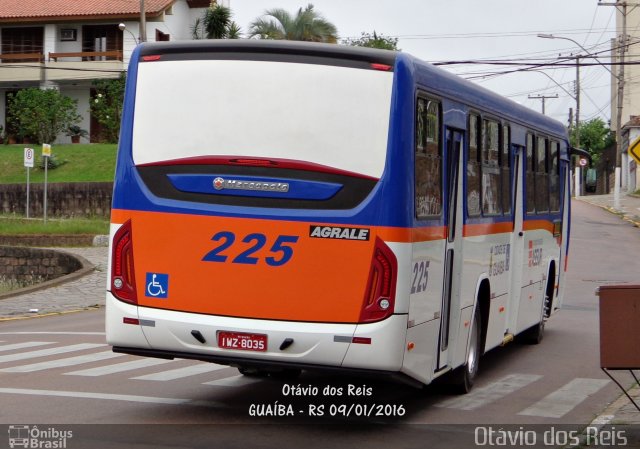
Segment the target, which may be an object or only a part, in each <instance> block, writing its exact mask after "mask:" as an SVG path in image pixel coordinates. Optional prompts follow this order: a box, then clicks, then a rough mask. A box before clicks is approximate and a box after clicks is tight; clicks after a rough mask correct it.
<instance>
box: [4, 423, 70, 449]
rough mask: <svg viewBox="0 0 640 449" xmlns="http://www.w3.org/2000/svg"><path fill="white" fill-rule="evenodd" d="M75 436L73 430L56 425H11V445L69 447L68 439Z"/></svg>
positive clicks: (11, 446)
mask: <svg viewBox="0 0 640 449" xmlns="http://www.w3.org/2000/svg"><path fill="white" fill-rule="evenodd" d="M71 438H73V431H71V430H58V429H56V428H55V427H47V428H46V429H39V428H38V426H28V425H26V426H25V425H20V426H16V425H14V426H9V447H10V448H12V449H13V448H16V447H26V448H57V449H60V448H61V449H64V448H66V447H67V440H69V439H71Z"/></svg>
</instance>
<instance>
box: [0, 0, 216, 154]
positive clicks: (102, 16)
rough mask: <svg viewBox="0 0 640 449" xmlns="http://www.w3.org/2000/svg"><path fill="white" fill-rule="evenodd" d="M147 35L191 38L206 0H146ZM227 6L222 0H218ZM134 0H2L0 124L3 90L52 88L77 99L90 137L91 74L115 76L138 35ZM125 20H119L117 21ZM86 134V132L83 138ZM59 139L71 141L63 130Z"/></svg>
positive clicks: (93, 129)
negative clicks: (194, 25)
mask: <svg viewBox="0 0 640 449" xmlns="http://www.w3.org/2000/svg"><path fill="white" fill-rule="evenodd" d="M142 3H144V10H145V18H146V20H145V22H146V33H145V34H146V40H147V41H149V42H150V41H168V40H188V39H191V38H192V37H191V28H192V27H193V24H194V23H195V21H196V19H197V18H199V17H202V15H203V14H204V12H205V10H206V8H208V7H209V6H210V0H145V1H144V2H142ZM222 3H224V4H225V6H228V0H226V1H225V2H222ZM140 9H141V1H140V0H117V1H114V0H47V1H40V0H2V6H1V7H0V125H2V126H4V128H5V130H7V131H11V130H10V129H9V128H7V96H8V94H10V93H12V92H15V91H17V90H19V89H23V88H28V87H40V88H55V89H59V91H60V92H61V93H62V94H63V95H66V96H69V97H71V98H74V99H76V100H77V101H78V112H79V113H80V114H81V115H82V117H83V118H82V122H81V123H80V127H81V128H83V129H86V130H89V131H90V139H91V140H92V141H95V140H97V139H98V136H99V133H100V125H99V123H98V122H97V121H96V120H94V119H93V118H92V117H91V114H90V110H89V102H90V101H91V96H92V81H93V80H95V79H104V78H118V77H119V76H120V74H121V73H122V72H123V71H126V70H127V65H128V63H129V58H130V57H131V54H132V52H133V49H134V48H135V46H136V45H137V43H138V41H139V40H140V39H139V37H140V18H141V14H140ZM121 24H124V27H123V26H122V25H121ZM84 141H85V142H87V141H88V140H87V139H84ZM58 142H61V143H65V142H70V137H68V136H65V135H61V136H59V138H58Z"/></svg>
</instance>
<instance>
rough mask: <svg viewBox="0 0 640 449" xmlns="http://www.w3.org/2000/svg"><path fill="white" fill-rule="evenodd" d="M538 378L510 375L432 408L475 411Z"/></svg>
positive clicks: (534, 375) (530, 375)
mask: <svg viewBox="0 0 640 449" xmlns="http://www.w3.org/2000/svg"><path fill="white" fill-rule="evenodd" d="M540 378H542V376H540V375H538V374H510V375H508V376H505V377H503V378H502V379H500V380H498V381H496V382H492V383H490V384H489V385H487V386H485V387H482V388H475V389H473V390H471V392H470V393H469V394H466V395H464V396H460V397H455V398H451V399H447V400H444V401H441V402H438V403H436V404H434V406H435V407H442V408H454V409H458V410H475V409H478V408H480V407H482V406H484V405H487V404H490V403H492V402H495V401H497V400H499V399H502V398H503V397H505V396H507V395H508V394H511V393H513V392H514V391H517V390H519V389H521V388H524V387H526V386H527V385H529V384H530V383H532V382H535V381H537V380H539V379H540Z"/></svg>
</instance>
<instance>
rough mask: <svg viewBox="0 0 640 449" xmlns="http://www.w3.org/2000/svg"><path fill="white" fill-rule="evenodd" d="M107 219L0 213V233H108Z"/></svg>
mask: <svg viewBox="0 0 640 449" xmlns="http://www.w3.org/2000/svg"><path fill="white" fill-rule="evenodd" d="M108 233H109V220H108V219H106V218H104V219H81V218H73V219H57V218H53V219H51V218H50V219H48V220H47V223H46V224H45V223H44V222H43V220H42V218H30V219H28V220H27V219H26V218H16V217H13V216H6V215H5V216H2V215H0V235H17V234H93V235H98V234H108Z"/></svg>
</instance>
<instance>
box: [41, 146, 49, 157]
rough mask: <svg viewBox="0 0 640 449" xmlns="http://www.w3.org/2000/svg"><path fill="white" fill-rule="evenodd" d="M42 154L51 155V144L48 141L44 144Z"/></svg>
mask: <svg viewBox="0 0 640 449" xmlns="http://www.w3.org/2000/svg"><path fill="white" fill-rule="evenodd" d="M42 155H43V156H47V157H50V156H51V145H49V144H48V143H43V144H42Z"/></svg>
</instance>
